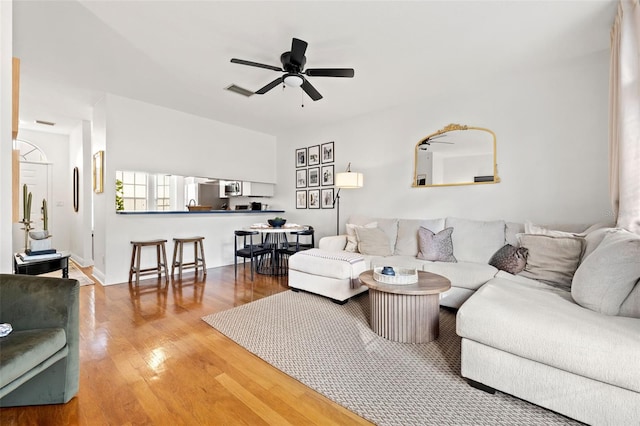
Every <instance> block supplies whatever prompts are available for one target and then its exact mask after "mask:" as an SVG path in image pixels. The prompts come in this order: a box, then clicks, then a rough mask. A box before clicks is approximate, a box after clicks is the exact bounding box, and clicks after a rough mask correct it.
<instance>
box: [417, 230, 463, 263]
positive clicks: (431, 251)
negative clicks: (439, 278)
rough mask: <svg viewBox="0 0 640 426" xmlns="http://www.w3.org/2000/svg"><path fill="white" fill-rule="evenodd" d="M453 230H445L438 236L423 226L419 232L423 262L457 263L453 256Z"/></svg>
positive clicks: (419, 245)
mask: <svg viewBox="0 0 640 426" xmlns="http://www.w3.org/2000/svg"><path fill="white" fill-rule="evenodd" d="M452 232H453V228H445V229H443V230H442V231H440V232H438V233H437V234H436V233H434V232H432V231H431V230H429V229H427V228H425V227H424V226H421V227H420V229H419V230H418V255H417V256H416V257H417V258H418V259H421V260H432V261H440V262H457V260H456V258H455V256H454V255H453V243H452V242H451V233H452Z"/></svg>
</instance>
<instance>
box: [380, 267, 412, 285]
mask: <svg viewBox="0 0 640 426" xmlns="http://www.w3.org/2000/svg"><path fill="white" fill-rule="evenodd" d="M373 279H374V280H376V281H378V282H380V283H384V284H395V285H407V284H415V283H417V282H418V270H417V269H415V268H401V267H398V266H393V267H391V266H376V267H374V268H373Z"/></svg>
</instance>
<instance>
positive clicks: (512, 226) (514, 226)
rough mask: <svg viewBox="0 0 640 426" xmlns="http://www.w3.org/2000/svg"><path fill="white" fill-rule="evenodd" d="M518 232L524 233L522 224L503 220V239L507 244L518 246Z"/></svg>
mask: <svg viewBox="0 0 640 426" xmlns="http://www.w3.org/2000/svg"><path fill="white" fill-rule="evenodd" d="M518 234H524V224H523V223H517V222H505V229H504V239H505V242H506V243H507V244H511V245H512V246H516V247H517V246H519V245H520V241H518V237H517V235H518Z"/></svg>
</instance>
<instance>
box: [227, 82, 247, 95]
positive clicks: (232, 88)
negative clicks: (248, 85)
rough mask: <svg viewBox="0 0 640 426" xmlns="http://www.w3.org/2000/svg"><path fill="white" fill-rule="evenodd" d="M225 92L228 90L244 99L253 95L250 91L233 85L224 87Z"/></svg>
mask: <svg viewBox="0 0 640 426" xmlns="http://www.w3.org/2000/svg"><path fill="white" fill-rule="evenodd" d="M225 90H228V91H230V92H234V93H237V94H239V95H242V96H246V97H249V96H251V95H253V92H252V91H251V90H247V89H244V88H242V87H240V86H236V85H235V84H232V85H231V86H228V87H225Z"/></svg>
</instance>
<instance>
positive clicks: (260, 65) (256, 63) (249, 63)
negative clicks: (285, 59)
mask: <svg viewBox="0 0 640 426" xmlns="http://www.w3.org/2000/svg"><path fill="white" fill-rule="evenodd" d="M231 62H233V63H234V64H240V65H249V66H250V67H258V68H266V69H268V70H273V71H284V70H283V69H282V68H279V67H274V66H273V65H266V64H259V63H258V62H251V61H245V60H243V59H236V58H233V59H231Z"/></svg>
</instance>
